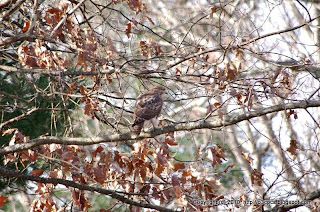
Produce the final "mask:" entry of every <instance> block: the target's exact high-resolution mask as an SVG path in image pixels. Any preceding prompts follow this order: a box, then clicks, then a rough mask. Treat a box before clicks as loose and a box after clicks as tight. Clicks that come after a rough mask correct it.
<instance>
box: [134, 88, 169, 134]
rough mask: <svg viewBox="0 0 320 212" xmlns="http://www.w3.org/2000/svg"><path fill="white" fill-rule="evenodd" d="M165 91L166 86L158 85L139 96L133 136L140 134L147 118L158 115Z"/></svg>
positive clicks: (135, 111) (135, 110)
mask: <svg viewBox="0 0 320 212" xmlns="http://www.w3.org/2000/svg"><path fill="white" fill-rule="evenodd" d="M164 93H165V88H164V87H161V86H157V87H154V88H152V89H151V90H149V91H148V92H146V93H144V94H142V95H140V96H139V97H138V98H137V101H136V105H135V109H134V115H133V118H134V122H133V124H132V127H133V132H132V133H133V136H132V137H134V138H135V137H137V136H139V135H140V132H141V129H142V128H143V124H144V122H145V121H146V120H150V119H152V118H154V117H156V116H158V115H159V114H160V112H161V108H162V104H163V100H162V98H161V95H162V94H164Z"/></svg>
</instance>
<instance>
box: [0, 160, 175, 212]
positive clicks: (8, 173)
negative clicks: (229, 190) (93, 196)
mask: <svg viewBox="0 0 320 212" xmlns="http://www.w3.org/2000/svg"><path fill="white" fill-rule="evenodd" d="M0 175H1V176H3V177H7V178H20V179H23V180H30V181H35V182H40V183H52V184H54V185H57V184H61V185H65V186H67V187H73V188H77V189H80V190H85V191H91V192H97V193H100V194H105V195H108V196H110V197H112V198H114V199H117V200H119V201H121V202H123V203H126V204H129V205H134V206H137V207H142V208H150V209H155V210H158V211H163V212H174V211H175V210H171V209H168V208H164V207H161V206H157V205H152V204H147V203H142V202H136V201H133V200H131V199H128V198H126V197H124V196H122V195H119V194H117V193H116V192H115V191H112V190H107V189H103V188H97V187H93V186H88V185H84V184H78V183H75V182H73V181H70V180H65V179H59V178H44V177H38V176H33V175H28V174H23V173H21V172H18V171H15V170H11V169H8V168H6V167H3V166H0Z"/></svg>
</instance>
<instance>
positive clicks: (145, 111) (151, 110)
mask: <svg viewBox="0 0 320 212" xmlns="http://www.w3.org/2000/svg"><path fill="white" fill-rule="evenodd" d="M161 108H162V99H161V97H160V95H158V94H144V95H141V96H140V97H139V98H138V99H137V103H136V107H135V111H134V112H135V116H136V117H139V118H142V119H144V120H149V119H152V118H153V117H156V116H157V115H159V113H160V111H161Z"/></svg>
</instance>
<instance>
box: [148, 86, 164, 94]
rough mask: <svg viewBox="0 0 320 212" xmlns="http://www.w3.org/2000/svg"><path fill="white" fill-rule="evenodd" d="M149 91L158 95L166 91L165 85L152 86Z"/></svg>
mask: <svg viewBox="0 0 320 212" xmlns="http://www.w3.org/2000/svg"><path fill="white" fill-rule="evenodd" d="M151 91H152V92H153V93H158V94H159V95H162V94H166V93H167V92H166V89H165V87H162V86H157V87H154V88H152V89H151Z"/></svg>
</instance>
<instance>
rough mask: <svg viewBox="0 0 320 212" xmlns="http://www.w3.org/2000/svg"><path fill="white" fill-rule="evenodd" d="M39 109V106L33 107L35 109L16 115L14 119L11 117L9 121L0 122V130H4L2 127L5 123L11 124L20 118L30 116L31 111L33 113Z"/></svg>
mask: <svg viewBox="0 0 320 212" xmlns="http://www.w3.org/2000/svg"><path fill="white" fill-rule="evenodd" d="M37 110H38V108H33V109H31V110H29V111H28V112H26V113H23V114H21V115H20V116H16V117H14V118H12V119H10V120H8V121H5V122H3V123H1V124H0V131H1V130H2V128H3V127H4V126H5V125H7V124H10V123H12V122H15V121H18V120H20V119H23V118H25V117H27V116H29V115H30V114H31V113H33V112H35V111H37Z"/></svg>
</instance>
